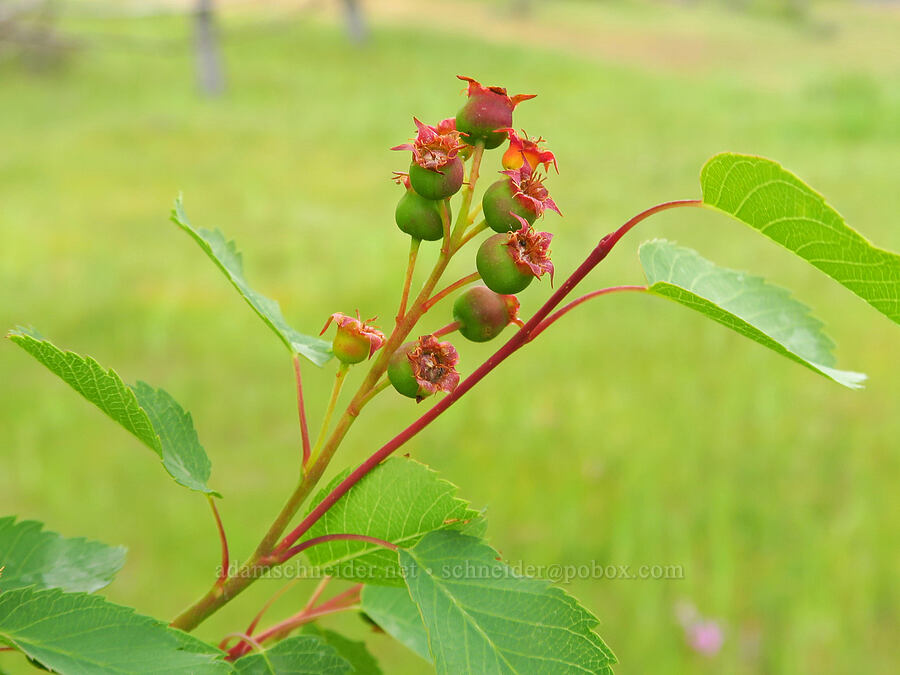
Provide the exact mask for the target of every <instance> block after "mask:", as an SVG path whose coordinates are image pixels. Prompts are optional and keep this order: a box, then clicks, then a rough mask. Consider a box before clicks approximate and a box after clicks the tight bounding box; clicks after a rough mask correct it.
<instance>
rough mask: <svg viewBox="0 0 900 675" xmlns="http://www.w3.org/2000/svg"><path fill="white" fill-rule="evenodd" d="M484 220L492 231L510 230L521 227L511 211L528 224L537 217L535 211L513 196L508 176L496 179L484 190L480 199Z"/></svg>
mask: <svg viewBox="0 0 900 675" xmlns="http://www.w3.org/2000/svg"><path fill="white" fill-rule="evenodd" d="M481 207H482V210H483V211H484V220H485V222H487V224H488V226H489V227H490V228H491V229H492V230H494V232H511V231H512V230H518V229H519V228H520V227H522V223H521V222H520V221H519V220H517V219H516V217H515V216H514V215H512V214H513V213H515V214H516V215H518V216H520V217H522V218H524V219H525V220H526V221H527V222H528V223H529V224H530V223H533V222H534V221H535V220H536V219H537V213H535V212H534V211H532V210H531V209H529V208H527V207H526V206H525V205H524V204H522V203H521V202H520V201H519V200H518V199H516V198H515V196H514V191H513V185H512V183H511V182H510V180H509V179H508V178H504V179H503V180H498V181H497V182H496V183H494V184H492V185H491V186H490V187H489V188H488V189H487V190H485V191H484V197H482V199H481Z"/></svg>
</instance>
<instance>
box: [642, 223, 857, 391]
mask: <svg viewBox="0 0 900 675" xmlns="http://www.w3.org/2000/svg"><path fill="white" fill-rule="evenodd" d="M639 255H640V259H641V265H642V266H643V267H644V273H645V274H646V275H647V281H648V282H649V284H650V285H649V288H648V291H649V292H651V293H653V294H655V295H659V296H661V297H664V298H668V299H670V300H674V301H675V302H677V303H679V304H682V305H684V306H686V307H690V308H691V309H694V310H697V311H698V312H700V313H701V314H704V315H706V316H708V317H709V318H711V319H713V320H714V321H718V322H719V323H721V324H722V325H724V326H728V327H729V328H731V329H732V330H734V331H736V332H738V333H740V334H741V335H744V336H745V337H748V338H750V339H751V340H755V341H756V342H758V343H760V344H761V345H764V346H766V347H768V348H769V349H771V350H773V351H775V352H777V353H779V354H781V355H782V356H786V357H787V358H789V359H791V360H793V361H796V362H797V363H800V364H802V365H804V366H806V367H807V368H809V369H810V370H812V371H814V372H816V373H819V374H820V375H824V376H825V377H827V378H829V379H831V380H834V381H835V382H838V383H839V384H842V385H844V386H845V387H850V388H859V387H860V386H861V383H862V382H863V380H865V379H866V376H865V375H863V374H862V373H854V372H850V371H845V370H836V369H834V368H833V367H832V366H833V365H834V357H833V356H832V353H831V350H832V349H833V348H834V343H833V342H832V341H831V339H829V337H828V336H827V335H825V333H824V332H823V331H822V322H821V321H819V320H818V319H816V318H815V317H813V316H811V315H810V313H809V308H808V307H807V306H806V305H804V304H803V303H801V302H800V301H798V300H796V299H795V298H794V297H793V296H791V294H790V292H789V291H787V290H785V289H784V288H781V287H779V286H773V285H772V284H769V283H767V282H766V281H765V280H764V279H762V278H760V277H754V276H750V275H748V274H744V273H743V272H737V271H735V270H729V269H725V268H723V267H718V266H717V265H715V264H714V263H712V262H710V261H709V260H706V259H705V258H703V257H701V256H700V254H698V253H697V252H696V251H694V250H692V249H689V248H684V247H682V246H677V245H675V244H673V243H672V242H670V241H665V240H661V239H660V240H655V241H649V242H646V243H644V244H642V245H641V247H640V250H639Z"/></svg>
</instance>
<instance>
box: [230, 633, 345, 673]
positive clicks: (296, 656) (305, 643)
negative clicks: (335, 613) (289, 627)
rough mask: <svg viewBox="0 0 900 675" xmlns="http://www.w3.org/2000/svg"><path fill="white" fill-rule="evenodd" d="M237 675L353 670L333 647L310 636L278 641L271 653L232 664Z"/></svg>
mask: <svg viewBox="0 0 900 675" xmlns="http://www.w3.org/2000/svg"><path fill="white" fill-rule="evenodd" d="M234 667H235V672H237V673H239V675H344V673H352V672H353V666H351V665H350V663H349V662H348V661H347V660H346V659H344V658H342V657H341V656H340V655H339V654H338V653H337V651H336V650H335V649H334V647H332V646H330V645H327V644H325V643H324V642H323V641H322V640H320V639H319V638H317V637H313V636H312V635H301V636H299V637H292V638H288V639H287V640H282V641H281V642H279V643H278V644H277V645H275V646H274V647H272V648H271V649H267V650H265V651H264V652H261V653H258V654H248V655H247V656H244V657H243V658H240V659H238V660H237V661H235V664H234Z"/></svg>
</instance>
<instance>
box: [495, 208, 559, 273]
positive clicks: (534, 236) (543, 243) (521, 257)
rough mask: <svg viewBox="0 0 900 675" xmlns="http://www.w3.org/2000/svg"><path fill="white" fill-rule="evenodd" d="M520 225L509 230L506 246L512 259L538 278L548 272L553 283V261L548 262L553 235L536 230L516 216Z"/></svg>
mask: <svg viewBox="0 0 900 675" xmlns="http://www.w3.org/2000/svg"><path fill="white" fill-rule="evenodd" d="M516 217H517V218H518V219H519V221H521V223H522V227H521V228H519V229H518V230H516V231H515V232H509V233H508V234H507V235H506V237H507V246H508V247H509V250H510V252H511V253H512V258H513V261H514V262H515V263H516V264H517V265H518V266H519V267H520V268H523V267H527V268H528V269H529V270H530V271H531V274H533V275H534V276H535V277H537V278H538V279H540V278H541V277H542V276H543V275H544V274H548V273H549V274H550V283H551V284H552V283H553V263H552V262H550V241H551V240H552V239H553V235H552V234H551V233H549V232H537V231H536V230H535V229H534V228H533V227H532V226H531V225H529V224H528V221H526V220H525V219H524V218H521V217H520V216H516Z"/></svg>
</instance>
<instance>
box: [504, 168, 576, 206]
mask: <svg viewBox="0 0 900 675" xmlns="http://www.w3.org/2000/svg"><path fill="white" fill-rule="evenodd" d="M500 173H502V174H504V175H506V176H509V181H510V184H511V186H512V192H513V197H514V198H515V199H516V200H517V201H518V202H519V203H520V204H522V206H524V207H525V208H526V209H528V210H529V211H531V212H532V213H534V214H536V215H537V216H542V215H543V214H544V211H545V210H547V209H550V210H552V211H556V212H557V213H559V215H562V213H560V210H559V207H557V206H556V202H554V201H553V199H551V198H550V193H549V192H548V191H547V188H546V187H544V180H546V176H540V175H538V174H536V173H535V172H534V169H532V167H531V164H529V163H528V160H527V159H526V160H525V161H524V162H523V163H522V166H520V167H519V168H518V169H507V170H506V171H501V172H500Z"/></svg>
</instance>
